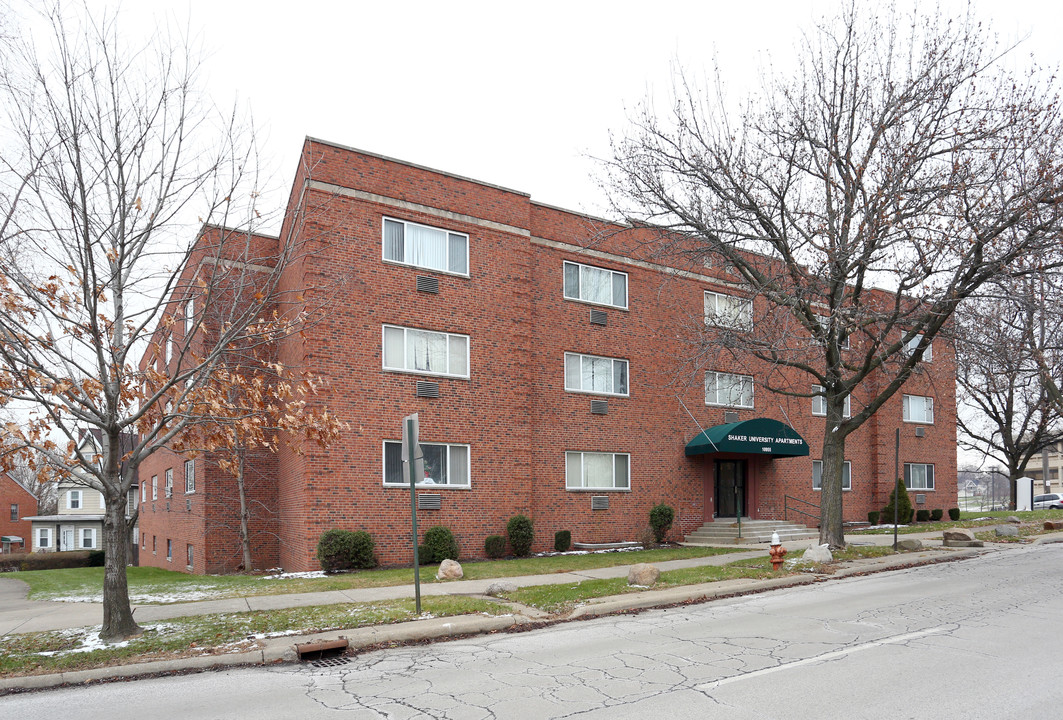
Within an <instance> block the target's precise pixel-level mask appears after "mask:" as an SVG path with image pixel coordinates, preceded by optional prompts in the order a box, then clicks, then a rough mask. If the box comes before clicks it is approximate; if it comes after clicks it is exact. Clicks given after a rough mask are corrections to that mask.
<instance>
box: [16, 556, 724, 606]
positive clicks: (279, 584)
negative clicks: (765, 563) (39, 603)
mask: <svg viewBox="0 0 1063 720" xmlns="http://www.w3.org/2000/svg"><path fill="white" fill-rule="evenodd" d="M742 551H743V549H742V548H702V547H667V548H654V549H651V550H632V551H627V552H609V553H588V554H583V555H576V554H571V555H553V556H549V557H531V558H517V559H512V560H493V561H487V562H469V563H464V564H463V565H462V570H463V571H464V573H465V578H466V579H467V580H479V579H485V578H502V577H514V576H517V575H545V574H552V573H560V572H570V571H573V570H589V569H593V568H603V567H614V566H617V565H630V564H633V563H639V562H648V563H656V562H663V561H666V560H680V559H685V558H694V557H707V556H710V555H722V554H725V553H732V552H742ZM16 577H17V579H19V580H22V581H23V582H25V583H27V584H29V586H30V594H29V597H30V599H32V600H76V601H81V602H100V601H102V588H103V568H73V569H67V570H32V571H27V572H20V573H18V574H17V576H16ZM127 577H128V580H129V594H130V598H131V600H132V601H133V602H134V603H136V604H138V605H151V604H163V603H172V602H189V601H194V600H220V599H223V598H234V597H251V596H255V595H282V594H286V593H306V592H319V591H324V590H348V589H352V588H371V587H383V586H390V585H407V584H412V583H413V569H412V568H391V569H386V570H365V571H361V572H353V573H346V574H342V575H331V576H328V577H313V578H301V577H296V578H282V579H268V578H266V577H262V576H253V575H188V574H186V573H179V572H174V571H172V570H161V569H159V568H148V567H131V568H128V570H127ZM421 582H423V583H429V582H436V580H435V566H432V565H426V566H424V567H422V568H421Z"/></svg>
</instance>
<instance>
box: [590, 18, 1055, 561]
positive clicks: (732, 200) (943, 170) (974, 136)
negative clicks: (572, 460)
mask: <svg viewBox="0 0 1063 720" xmlns="http://www.w3.org/2000/svg"><path fill="white" fill-rule="evenodd" d="M1004 54H1005V53H1004V51H1001V50H1000V49H998V48H997V47H996V45H995V44H994V42H993V40H992V38H991V37H990V36H989V35H987V32H986V30H985V29H984V28H983V27H982V26H981V25H980V24H978V23H977V22H976V21H975V20H974V19H973V18H971V17H961V18H955V19H953V18H946V17H941V16H940V15H932V16H926V15H922V14H919V13H918V11H915V12H914V14H912V15H910V16H901V15H900V14H899V13H898V12H897V11H895V10H892V9H890V8H886V9H881V8H877V7H876V8H875V9H874V10H870V9H869V10H868V11H867V12H866V13H865V12H864V11H863V9H862V6H858V5H857V4H856V3H852V4H851V5H850V6H849V7H848V9H846V10H843V11H842V12H841V13H840V15H839V16H838V17H836V18H834V19H830V20H827V21H824V22H822V23H821V24H818V25H817V26H815V27H814V28H813V29H812V31H811V32H810V33H809V34H808V35H806V36H805V38H804V41H803V43H802V44H801V46H800V48H799V62H798V65H797V69H796V70H795V72H794V73H793V74H792V75H787V76H781V75H776V74H768V75H767V76H766V77H765V79H764V82H763V90H762V91H761V92H760V93H755V94H753V95H751V96H750V97H749V98H748V99H747V100H746V101H745V102H744V103H743V104H741V105H740V106H739V108H740V109H738V110H734V109H733V107H734V106H732V105H731V104H729V101H728V99H727V98H726V97H725V96H724V93H723V91H722V90H716V91H713V92H709V91H703V90H699V89H697V88H696V87H695V86H694V85H693V84H692V83H690V82H688V81H687V80H686V78H685V76H682V75H680V77H679V78H678V81H677V83H676V86H677V91H676V98H675V101H674V104H673V106H672V108H671V112H670V113H668V114H666V115H664V116H663V117H662V116H659V115H658V114H657V113H655V112H654V110H653V108H652V107H650V106H649V105H648V104H647V105H646V106H644V107H643V110H642V111H641V113H640V114H639V115H638V116H637V117H636V118H635V121H634V122H633V127H632V128H631V130H630V131H629V132H628V133H627V134H626V136H624V137H621V138H619V139H617V140H616V141H615V142H614V145H613V156H612V158H611V159H610V160H609V161H608V162H607V165H608V168H609V177H608V180H607V187H608V189H609V190H610V193H611V198H612V203H613V205H614V209H615V210H616V211H617V212H618V213H619V214H621V216H622V217H624V218H627V219H628V220H629V222H631V223H633V224H635V225H636V226H643V227H645V228H648V229H650V230H651V231H653V235H654V236H655V237H654V240H653V242H654V243H655V247H656V249H657V250H658V251H659V252H661V253H664V254H669V255H670V256H671V257H672V258H673V261H674V262H684V261H689V262H690V263H691V264H695V265H697V266H701V265H702V264H705V265H714V264H719V265H724V264H726V265H729V266H731V267H732V268H733V269H734V272H736V273H738V275H739V276H740V277H741V279H742V280H743V281H744V283H745V284H746V286H747V287H748V295H749V297H751V298H754V299H755V300H756V303H757V305H758V306H759V307H763V308H765V310H764V317H763V318H762V319H761V320H760V321H758V322H756V323H754V324H753V327H752V329H750V330H748V331H740V332H729V333H725V334H721V333H714V332H713V333H710V332H708V331H706V332H705V333H704V334H703V345H702V348H701V351H702V352H703V353H706V354H709V353H715V352H717V347H718V344H719V343H720V342H724V343H725V344H730V345H731V346H732V347H741V349H742V350H743V352H745V353H752V354H753V355H754V356H755V357H757V358H759V359H761V360H763V361H765V362H766V363H768V364H770V367H773V368H776V371H775V372H771V373H768V374H767V375H766V376H765V377H764V378H762V382H764V384H765V385H766V386H767V387H768V389H770V390H772V391H775V392H780V393H786V394H791V395H798V396H800V395H804V396H810V395H811V394H812V392H811V391H810V390H809V388H811V387H812V385H816V386H819V387H822V388H823V390H822V392H821V393H820V392H818V391H817V394H821V395H822V397H823V398H824V401H825V405H826V422H825V424H824V434H823V476H822V477H823V480H822V489H823V492H822V507H821V524H820V539H821V542H824V543H829V544H831V545H833V546H839V545H843V544H844V536H843V534H842V471H843V458H844V451H845V442H846V438H847V437H848V436H849V435H850V434H851V433H852V432H853V431H854V430H856V429H857V428H859V427H860V426H861V425H863V424H864V423H865V422H866V421H867V420H868V418H870V417H871V416H872V415H873V414H874V413H875V412H876V411H877V410H878V409H879V408H881V407H882V405H883V404H884V403H885V402H886V401H887V400H888V399H889V398H890V397H891V396H893V395H894V394H895V393H896V392H897V391H898V390H899V389H900V388H901V387H902V386H903V385H904V383H905V382H906V381H907V380H908V379H909V377H910V376H911V375H912V374H913V372H915V371H916V370H917V368H918V365H919V363H920V361H921V360H922V359H923V355H924V353H925V352H926V351H927V349H928V348H930V346H931V343H932V341H933V340H934V338H935V337H936V336H937V335H938V334H939V333H940V332H941V330H942V329H943V328H944V327H945V326H946V324H947V323H948V322H949V319H950V318H951V317H952V315H953V313H954V312H955V310H956V307H957V305H958V304H959V303H960V302H961V301H962V300H964V299H965V298H967V297H969V296H970V295H971V294H972V293H974V292H975V291H976V290H977V289H978V288H979V287H981V286H982V285H983V284H984V283H985V282H987V281H988V280H990V279H992V278H994V277H996V276H998V275H999V274H1000V273H1001V272H1003V271H1005V270H1007V269H1009V268H1010V266H1012V265H1013V263H1015V261H1016V260H1017V259H1019V258H1021V257H1023V256H1024V255H1025V254H1027V253H1029V252H1031V251H1035V250H1037V249H1038V248H1040V247H1042V246H1045V245H1047V244H1050V243H1052V242H1055V238H1057V237H1058V235H1057V234H1056V233H1057V231H1058V229H1059V225H1060V217H1061V213H1060V210H1061V208H1060V199H1061V192H1060V190H1061V189H1060V182H1061V178H1063V175H1061V174H1060V170H1061V169H1063V168H1061V167H1060V165H1061V161H1063V154H1061V152H1060V151H1061V149H1063V148H1061V140H1063V123H1061V119H1060V114H1059V108H1058V105H1057V98H1056V95H1055V93H1054V91H1053V90H1052V88H1051V87H1049V86H1047V85H1046V82H1047V81H1042V80H1040V79H1039V78H1040V75H1039V74H1038V73H1037V72H1036V70H1030V71H1029V72H1028V73H1026V74H1023V75H1013V74H1009V73H1008V72H1007V71H1006V70H1005V69H1004V68H1003V67H1002V63H1001V58H1002V56H1003V55H1004ZM717 87H722V84H718V85H717ZM809 339H811V342H810V341H809ZM847 343H848V345H849V347H846V345H847ZM795 378H796V380H795ZM854 391H857V392H856V394H854ZM850 395H853V400H854V402H853V403H852V410H851V416H850V417H845V416H844V413H843V408H844V402H845V399H846V398H847V397H848V396H850ZM857 401H858V402H857Z"/></svg>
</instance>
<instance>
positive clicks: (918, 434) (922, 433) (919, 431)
mask: <svg viewBox="0 0 1063 720" xmlns="http://www.w3.org/2000/svg"><path fill="white" fill-rule="evenodd" d="M915 436H916V437H926V428H925V427H917V428H916V429H915Z"/></svg>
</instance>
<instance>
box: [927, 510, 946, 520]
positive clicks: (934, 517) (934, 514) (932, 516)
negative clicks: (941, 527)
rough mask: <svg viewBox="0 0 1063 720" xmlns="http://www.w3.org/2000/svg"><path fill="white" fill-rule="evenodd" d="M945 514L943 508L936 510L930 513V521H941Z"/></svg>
mask: <svg viewBox="0 0 1063 720" xmlns="http://www.w3.org/2000/svg"><path fill="white" fill-rule="evenodd" d="M944 514H945V511H944V510H942V509H941V508H934V509H933V510H931V511H930V519H931V520H933V521H934V522H937V521H939V520H940V519H941V516H942V515H944Z"/></svg>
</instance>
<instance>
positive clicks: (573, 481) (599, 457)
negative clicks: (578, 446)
mask: <svg viewBox="0 0 1063 720" xmlns="http://www.w3.org/2000/svg"><path fill="white" fill-rule="evenodd" d="M630 464H631V456H630V455H627V454H625V453H595V452H567V453H565V488H566V489H568V490H581V489H584V488H590V489H594V490H630V489H631V477H630V473H629V469H630Z"/></svg>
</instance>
